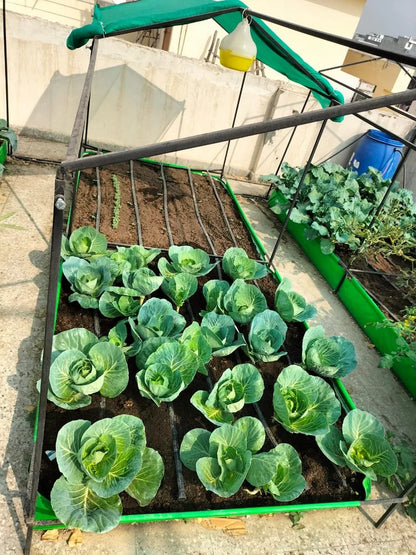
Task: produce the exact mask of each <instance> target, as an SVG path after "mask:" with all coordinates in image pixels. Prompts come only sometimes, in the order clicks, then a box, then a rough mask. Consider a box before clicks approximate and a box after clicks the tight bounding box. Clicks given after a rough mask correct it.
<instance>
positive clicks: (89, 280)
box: [62, 256, 117, 308]
mask: <svg viewBox="0 0 416 555" xmlns="http://www.w3.org/2000/svg"><path fill="white" fill-rule="evenodd" d="M62 271H63V273H64V276H65V277H66V279H67V280H68V281H69V283H70V284H71V289H72V291H74V293H73V294H72V295H70V296H69V297H68V300H69V302H75V301H77V302H78V303H79V304H80V305H81V306H82V308H98V297H99V296H100V295H101V293H103V292H104V291H105V289H106V288H107V287H109V286H110V285H112V283H113V282H114V280H115V278H116V275H117V266H116V265H115V263H114V262H113V261H112V260H110V259H108V258H104V257H100V258H93V259H91V261H88V260H84V259H83V258H77V257H75V256H70V257H69V258H67V259H66V260H65V262H64V263H63V264H62Z"/></svg>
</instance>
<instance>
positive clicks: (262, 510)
mask: <svg viewBox="0 0 416 555" xmlns="http://www.w3.org/2000/svg"><path fill="white" fill-rule="evenodd" d="M142 161H145V162H149V163H152V164H158V165H164V166H170V167H175V168H180V169H188V168H186V167H185V166H180V165H177V164H165V163H161V162H156V161H154V160H148V159H142ZM193 171H194V172H195V173H199V174H204V171H203V170H193ZM213 177H214V178H215V179H217V180H218V181H219V182H220V183H221V184H222V185H223V186H224V188H225V189H226V191H227V193H228V194H229V195H230V197H231V198H232V199H233V201H234V203H235V205H236V208H237V210H238V212H239V214H240V216H241V218H242V220H243V222H244V224H245V226H246V227H247V229H248V231H249V233H250V235H251V237H252V239H253V241H254V243H255V244H256V246H257V248H258V250H259V252H260V254H261V255H262V256H263V258H265V255H266V250H265V248H264V246H263V244H262V242H261V241H260V239H259V238H258V237H257V235H256V233H255V231H254V229H253V227H252V225H251V224H250V222H249V220H248V219H247V217H246V215H245V213H244V211H243V209H242V208H241V206H240V204H239V202H238V200H237V198H236V196H235V194H234V192H233V191H232V189H231V187H230V185H229V183H228V182H224V181H222V180H221V179H220V178H218V177H217V176H213ZM77 184H78V179H77ZM272 273H273V274H274V275H275V277H276V278H277V279H278V281H281V277H280V276H279V274H278V272H277V271H272ZM61 278H62V269H61V271H60V274H59V283H58V292H57V297H56V309H55V322H56V317H57V311H58V302H59V295H60V290H61ZM334 387H335V390H336V391H337V393H338V396H339V397H340V398H341V401H342V402H343V405H344V407H345V408H346V410H352V409H354V408H355V405H354V403H353V401H352V399H351V397H350V396H349V394H348V392H347V390H346V389H345V387H344V385H343V384H342V382H341V381H340V380H339V379H335V380H334ZM37 423H38V414H37V415H36V423H35V428H36V432H37ZM35 440H36V433H35ZM362 485H363V488H364V492H365V499H368V498H369V496H370V493H371V480H370V479H369V478H367V477H364V478H363V482H362ZM360 505H361V501H360V500H355V501H334V502H328V503H309V504H303V505H271V506H267V507H247V508H236V509H210V510H203V511H187V512H172V513H153V514H136V515H122V516H121V517H120V524H129V523H134V522H154V521H164V520H178V519H188V518H211V517H230V516H247V515H257V514H272V513H273V514H274V513H288V512H299V511H312V510H319V509H337V508H346V507H359V506H360ZM34 520H35V522H38V524H34V526H33V529H34V530H55V529H64V528H66V526H65V525H64V524H62V523H60V522H59V521H58V520H57V519H56V516H55V514H54V512H53V509H52V506H51V503H50V501H49V500H48V499H46V497H44V496H43V495H41V494H40V493H38V494H37V499H36V510H35V518H34ZM42 521H45V524H42ZM53 521H55V522H53Z"/></svg>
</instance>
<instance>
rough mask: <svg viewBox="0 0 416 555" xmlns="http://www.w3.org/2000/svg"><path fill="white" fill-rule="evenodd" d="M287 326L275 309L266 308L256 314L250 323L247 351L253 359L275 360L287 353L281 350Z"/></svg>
mask: <svg viewBox="0 0 416 555" xmlns="http://www.w3.org/2000/svg"><path fill="white" fill-rule="evenodd" d="M286 332H287V326H286V324H285V323H284V321H283V320H282V318H281V317H280V316H279V314H278V313H277V312H275V311H274V310H269V309H266V310H264V311H263V312H260V314H256V316H254V318H253V321H252V322H251V324H250V332H249V334H248V345H247V347H246V349H245V350H246V352H247V354H248V356H249V357H250V358H251V359H252V360H253V361H256V360H261V361H262V362H273V361H275V360H279V358H280V357H281V356H283V355H285V354H286V352H285V351H279V349H280V347H281V346H282V345H283V342H284V340H285V337H286Z"/></svg>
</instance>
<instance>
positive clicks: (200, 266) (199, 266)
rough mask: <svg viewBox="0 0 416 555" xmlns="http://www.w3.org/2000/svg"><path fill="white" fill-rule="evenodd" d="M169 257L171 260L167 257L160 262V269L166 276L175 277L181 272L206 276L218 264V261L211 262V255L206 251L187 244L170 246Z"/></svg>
mask: <svg viewBox="0 0 416 555" xmlns="http://www.w3.org/2000/svg"><path fill="white" fill-rule="evenodd" d="M169 257H170V259H171V262H169V261H168V260H167V259H166V258H161V259H160V260H159V262H158V268H159V271H160V273H161V274H162V276H165V277H173V276H174V275H176V274H181V273H185V274H191V275H193V276H195V277H198V276H205V275H206V274H208V273H209V272H210V271H211V270H212V269H213V268H214V267H215V266H216V265H217V262H215V263H213V264H211V263H210V260H209V255H208V254H207V253H206V252H205V251H203V250H202V249H194V248H193V247H189V246H187V245H185V246H181V247H177V246H176V245H172V246H171V247H170V248H169Z"/></svg>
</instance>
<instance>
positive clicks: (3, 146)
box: [0, 140, 8, 164]
mask: <svg viewBox="0 0 416 555" xmlns="http://www.w3.org/2000/svg"><path fill="white" fill-rule="evenodd" d="M7 144H8V143H7V141H5V140H0V164H4V162H5V161H6V158H7Z"/></svg>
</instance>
